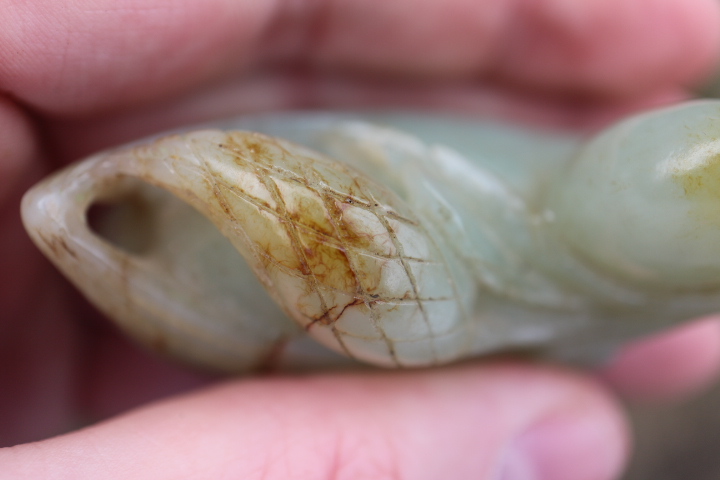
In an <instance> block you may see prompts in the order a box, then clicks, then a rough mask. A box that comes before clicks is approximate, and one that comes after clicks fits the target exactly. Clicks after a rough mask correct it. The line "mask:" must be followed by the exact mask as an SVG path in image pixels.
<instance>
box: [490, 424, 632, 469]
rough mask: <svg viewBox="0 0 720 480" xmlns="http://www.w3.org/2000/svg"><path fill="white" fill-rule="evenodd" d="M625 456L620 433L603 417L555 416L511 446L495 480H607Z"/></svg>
mask: <svg viewBox="0 0 720 480" xmlns="http://www.w3.org/2000/svg"><path fill="white" fill-rule="evenodd" d="M624 452H625V440H624V438H623V435H622V434H621V430H620V429H618V425H617V422H615V421H612V420H610V419H608V418H607V417H606V416H593V415H572V416H568V415H566V414H563V415H556V416H554V417H551V418H548V419H546V420H544V421H542V422H541V423H539V424H537V425H535V426H534V427H532V428H531V429H530V430H529V431H527V432H525V433H523V434H522V435H521V436H520V437H518V438H517V439H515V440H514V441H513V442H511V444H510V445H509V447H508V450H507V452H506V455H505V457H504V458H503V464H502V467H501V468H500V469H499V471H498V475H497V479H498V480H579V479H586V478H587V479H598V480H599V479H608V480H610V479H612V478H615V476H616V475H617V474H618V473H619V470H620V466H621V465H622V463H623V458H624Z"/></svg>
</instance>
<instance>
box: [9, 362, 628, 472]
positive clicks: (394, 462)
mask: <svg viewBox="0 0 720 480" xmlns="http://www.w3.org/2000/svg"><path fill="white" fill-rule="evenodd" d="M626 450H627V436H626V430H625V424H624V421H623V418H622V415H621V414H620V413H619V410H618V408H617V406H616V404H615V403H614V401H613V400H611V399H610V397H609V396H608V395H607V394H606V393H605V392H604V391H603V390H601V388H600V387H599V386H598V385H597V384H595V383H594V382H592V381H591V380H589V379H587V378H585V377H581V376H577V375H574V374H571V373H568V372H562V371H556V370H550V369H543V368H539V367H528V366H519V365H485V366H477V365H474V366H473V365H470V366H462V367H454V368H448V369H438V370H432V371H419V372H381V373H359V374H358V373H355V374H343V375H323V376H307V377H289V378H265V379H251V380H243V381H233V382H229V383H226V384H223V385H220V386H216V387H213V388H210V389H206V390H203V391H200V392H196V393H192V394H189V395H184V396H181V397H176V398H172V399H169V400H165V401H162V402H159V403H156V404H152V405H149V406H146V407H144V408H141V409H138V410H135V411H132V412H130V413H127V414H125V415H123V416H120V417H118V418H115V419H113V420H110V421H107V422H104V423H101V424H98V425H95V426H92V427H88V428H85V429H83V430H80V431H77V432H73V433H70V434H67V435H64V436H60V437H57V438H53V439H50V440H45V441H42V442H38V443H35V444H28V445H20V446H17V447H13V448H8V449H5V450H3V451H0V465H2V469H1V470H0V479H6V478H8V479H9V478H12V479H35V478H37V479H40V478H42V479H47V478H53V479H65V478H67V479H70V478H72V479H86V478H87V479H90V478H92V479H115V478H117V479H127V478H133V479H153V480H157V479H170V478H173V479H176V478H202V479H206V478H243V479H255V478H258V479H259V478H263V479H268V480H272V479H283V480H286V479H295V478H297V479H303V480H307V479H315V478H323V479H327V478H332V479H390V478H392V479H413V480H415V479H436V478H453V479H465V478H472V479H488V480H500V479H502V480H511V479H517V480H520V479H533V480H541V479H553V480H570V479H572V480H602V479H608V480H609V479H611V478H614V477H615V476H616V475H617V474H618V473H619V471H620V469H621V467H622V464H623V462H624V459H625V455H626Z"/></svg>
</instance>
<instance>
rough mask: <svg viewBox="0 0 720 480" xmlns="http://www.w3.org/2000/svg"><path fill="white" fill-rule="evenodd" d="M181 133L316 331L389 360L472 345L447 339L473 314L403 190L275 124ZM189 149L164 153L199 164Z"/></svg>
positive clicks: (401, 361) (255, 258)
mask: <svg viewBox="0 0 720 480" xmlns="http://www.w3.org/2000/svg"><path fill="white" fill-rule="evenodd" d="M181 138H182V140H183V141H184V144H185V146H186V148H187V149H188V150H189V151H190V152H192V156H193V157H194V160H195V161H194V162H193V163H194V166H193V167H192V168H194V169H197V172H196V174H200V175H202V176H204V178H205V179H206V182H207V188H208V189H209V190H210V191H212V193H213V195H214V198H215V202H216V207H217V210H218V211H222V212H223V213H224V214H225V215H226V216H227V217H229V218H230V220H231V222H230V225H231V227H228V226H227V225H226V226H225V227H224V234H225V235H226V236H228V237H229V238H230V240H231V241H233V243H234V244H236V246H238V249H239V250H240V251H241V252H242V253H244V254H245V256H246V257H247V260H248V261H249V263H250V264H251V266H252V267H253V269H254V270H255V272H256V274H257V275H258V277H259V279H260V280H261V282H262V283H263V284H264V285H265V286H266V288H268V290H269V291H270V292H271V294H272V295H273V297H274V298H275V299H276V300H277V301H278V302H279V303H280V304H281V306H282V308H283V309H284V310H285V312H286V313H287V314H288V315H289V316H290V317H292V318H293V319H294V320H295V321H296V322H298V323H299V324H300V325H301V326H303V327H304V328H305V329H306V330H307V332H308V333H309V334H310V335H311V336H313V337H315V338H316V339H318V340H320V341H321V342H322V343H324V344H326V345H327V346H330V347H331V348H334V349H336V350H339V351H342V352H344V353H346V354H347V355H349V356H351V357H353V358H357V359H360V360H364V361H370V362H372V363H375V364H380V365H386V366H395V367H397V366H417V365H433V364H437V363H441V362H446V361H448V360H451V359H454V358H457V357H460V356H462V354H463V353H464V352H463V351H462V349H458V348H457V346H455V347H453V348H449V347H447V345H448V343H452V340H453V339H455V343H456V344H460V345H462V344H463V339H464V338H465V337H467V334H468V332H467V328H468V325H469V320H468V319H467V315H466V314H465V313H464V312H463V309H462V306H461V305H460V301H459V299H458V298H457V293H456V289H455V286H454V280H453V278H452V275H451V272H450V271H449V269H448V266H447V264H446V262H445V259H444V258H443V255H442V254H441V252H440V249H439V248H438V247H437V245H436V242H435V241H434V240H433V239H432V238H431V236H430V235H429V234H428V232H427V231H426V229H425V228H424V227H423V225H422V223H421V222H420V221H419V220H418V219H417V218H416V216H415V215H414V214H413V212H412V211H411V210H410V208H408V207H407V206H406V205H405V204H404V203H403V202H402V200H401V199H399V198H398V197H397V196H395V195H394V194H393V193H392V192H390V191H388V190H386V189H385V188H383V187H381V186H379V185H376V184H374V183H372V182H371V181H370V180H368V179H367V178H366V177H364V176H363V175H361V174H359V173H358V172H356V171H354V170H353V169H352V168H350V167H347V166H345V165H343V164H342V163H339V162H336V161H333V160H330V159H328V158H325V157H323V156H321V155H319V154H318V153H315V152H313V151H311V150H308V149H306V148H304V147H301V146H298V145H295V144H291V143H289V142H285V141H282V140H278V139H274V138H270V137H266V136H264V135H260V134H255V133H248V132H229V133H222V134H219V133H218V132H196V133H193V134H189V135H187V136H184V137H181ZM177 140H178V137H175V138H172V137H171V138H170V139H168V140H167V141H175V142H176V141H177ZM159 143H163V141H161V142H159ZM157 148H160V149H162V148H163V146H162V145H158V146H157ZM146 154H147V152H145V154H142V155H140V156H141V157H145V158H148V159H149V156H146ZM182 157H185V155H182ZM155 158H157V157H155ZM185 160H186V158H182V159H181V160H180V159H178V158H177V156H175V155H166V156H165V157H164V160H163V161H165V162H168V163H169V165H168V168H172V169H177V168H178V167H177V166H175V163H176V161H178V162H179V161H182V162H183V166H182V168H188V165H187V162H186V161H185ZM209 216H210V217H211V218H212V215H209Z"/></svg>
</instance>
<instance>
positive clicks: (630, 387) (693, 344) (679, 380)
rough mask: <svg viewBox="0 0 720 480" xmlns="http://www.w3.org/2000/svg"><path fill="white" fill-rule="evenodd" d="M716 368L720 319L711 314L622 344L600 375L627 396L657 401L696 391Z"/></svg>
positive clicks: (719, 365)
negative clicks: (710, 316)
mask: <svg viewBox="0 0 720 480" xmlns="http://www.w3.org/2000/svg"><path fill="white" fill-rule="evenodd" d="M718 369H720V323H718V319H717V318H711V319H706V320H702V321H698V322H696V323H694V324H691V325H686V326H683V327H679V328H676V329H674V330H672V331H670V332H665V333H661V334H659V335H656V336H654V337H651V338H649V339H646V340H642V341H640V342H637V343H634V344H631V345H629V346H627V347H625V348H623V349H622V350H621V351H620V353H619V354H618V355H617V356H616V357H615V358H614V359H613V360H612V362H611V363H610V364H609V365H607V366H606V367H604V368H603V369H602V371H601V376H602V377H603V378H604V379H605V380H606V381H607V382H609V383H610V384H611V385H613V387H614V388H615V389H616V390H618V391H619V392H620V393H622V394H623V395H624V396H626V397H628V398H632V399H635V400H655V401H657V400H671V399H673V398H677V397H680V396H687V395H690V394H692V393H695V392H697V391H698V390H700V389H701V388H703V387H705V386H707V384H708V383H710V382H711V381H712V380H714V379H715V378H716V377H717V374H718Z"/></svg>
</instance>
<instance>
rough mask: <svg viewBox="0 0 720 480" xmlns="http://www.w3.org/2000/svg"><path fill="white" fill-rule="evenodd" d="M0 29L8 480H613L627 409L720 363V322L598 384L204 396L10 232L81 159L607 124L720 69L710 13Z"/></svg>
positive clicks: (642, 349)
mask: <svg viewBox="0 0 720 480" xmlns="http://www.w3.org/2000/svg"><path fill="white" fill-rule="evenodd" d="M119 5H122V6H119ZM0 11H2V12H3V14H2V16H0V92H2V93H0V178H2V179H3V181H2V182H0V232H2V234H1V235H0V252H1V253H0V255H1V257H0V265H2V268H0V285H2V288H0V306H1V307H2V312H3V314H2V316H1V317H0V365H2V368H0V443H1V444H3V445H17V446H15V447H12V448H5V449H2V450H0V479H5V478H8V479H9V478H12V479H19V478H22V479H35V478H38V479H40V478H42V479H47V478H53V479H63V478H68V479H69V478H73V479H78V478H80V479H82V478H93V479H97V478H103V479H111V478H135V479H144V478H148V479H149V478H152V479H162V478H180V477H182V478H247V479H254V478H265V479H275V478H278V479H280V478H282V479H288V478H302V479H312V478H333V479H349V478H352V479H362V478H373V479H384V478H394V479H400V478H412V479H424V478H456V479H463V478H473V479H478V478H480V479H498V478H499V479H521V478H522V479H525V478H532V479H560V480H564V479H574V480H603V479H611V478H615V477H616V476H617V475H618V472H620V471H621V469H622V466H623V464H624V462H625V461H626V458H627V455H628V452H629V445H630V443H631V442H630V439H629V434H628V430H627V426H626V423H625V420H624V418H623V413H622V410H621V408H620V407H619V406H618V402H617V396H618V395H620V396H625V397H630V398H642V399H649V400H655V401H658V400H662V399H668V398H679V397H681V396H683V395H687V394H689V393H691V392H693V391H696V390H697V389H699V388H700V387H701V386H702V385H704V384H706V383H707V382H708V381H709V380H710V379H711V378H712V377H713V375H714V374H715V372H716V370H717V366H718V364H720V334H719V332H718V323H717V321H716V320H713V319H705V320H703V321H699V322H696V323H693V324H690V325H689V326H686V327H682V328H680V329H678V330H677V331H675V332H669V333H665V334H662V335H660V336H658V337H655V338H651V339H647V340H644V341H642V342H639V343H638V344H635V345H629V346H628V347H626V348H625V349H624V350H623V351H621V352H619V353H618V355H617V356H616V357H615V358H613V359H612V360H611V361H610V362H609V364H608V365H607V366H605V367H604V368H602V369H601V370H600V371H599V372H572V371H569V370H566V369H563V368H559V367H551V366H540V365H529V364H522V363H519V362H513V361H509V360H494V361H478V362H471V363H468V364H464V365H457V366H451V367H447V368H443V369H437V370H432V371H413V372H369V373H368V372H366V373H354V374H343V375H330V374H326V375H309V376H303V377H283V376H272V377H265V378H252V379H239V380H227V379H214V378H212V377H210V376H208V375H205V374H202V373H198V372H193V371H189V370H187V369H183V368H181V367H177V366H173V365H170V364H168V363H166V362H165V361H163V360H161V359H159V358H157V357H155V356H153V355H151V354H147V353H145V352H143V351H141V350H139V349H137V348H136V347H134V346H133V345H131V344H129V343H128V342H127V341H125V340H124V339H123V338H121V337H120V336H118V335H117V333H116V331H115V330H114V329H113V328H112V327H111V326H109V325H108V324H107V323H106V322H105V321H104V320H102V319H99V318H98V316H97V314H96V313H94V311H93V310H92V309H91V308H90V307H89V306H87V305H86V304H85V303H84V302H83V301H82V300H81V299H80V298H79V297H78V296H77V294H76V293H74V291H73V290H72V289H71V288H70V287H69V286H68V285H67V284H66V283H65V282H64V281H63V280H62V279H61V278H60V277H59V275H58V274H57V273H55V272H54V270H53V269H52V268H51V267H50V266H49V264H48V263H47V262H46V261H44V260H43V259H42V258H41V257H40V255H39V253H38V252H37V251H36V250H35V249H34V247H32V245H30V243H29V241H28V240H27V238H26V237H25V235H24V233H23V232H22V228H21V226H20V222H19V215H18V202H19V198H20V195H21V194H22V192H23V191H24V190H25V189H26V188H27V187H28V186H29V185H30V184H31V183H32V182H33V181H35V180H37V179H38V178H40V177H41V176H42V175H44V174H46V173H48V172H50V171H51V170H53V169H55V168H57V167H59V166H60V165H62V164H65V163H67V162H69V161H71V160H73V159H76V158H77V157H78V156H80V155H83V154H87V153H89V152H91V151H93V150H96V149H98V148H102V147H105V146H109V145H112V144H114V143H118V142H121V141H125V140H130V139H132V138H133V137H136V136H139V135H145V134H149V133H152V132H154V131H158V130H162V129H166V128H171V127H173V126H177V125H180V124H183V123H188V122H199V121H203V120H207V119H210V118H216V117H222V116H225V115H230V114H237V113H239V112H250V111H258V110H269V109H289V108H301V107H303V108H307V107H313V108H333V107H346V108H348V107H359V106H363V107H368V106H373V105H375V106H383V107H390V106H395V107H405V108H408V107H415V108H424V109H437V110H443V111H453V112H459V113H463V114H470V115H475V116H480V115H482V116H487V117H492V118H500V119H504V120H512V121H518V122H524V123H530V124H536V125H542V126H543V128H547V127H553V128H563V127H573V128H593V127H597V126H599V125H602V124H605V123H607V122H608V121H610V120H613V119H615V118H617V117H618V116H620V115H623V114H626V113H628V112H631V111H634V110H637V109H640V108H645V107H648V106H653V105H659V104H663V103H667V102H670V101H674V100H677V99H681V98H684V96H685V93H684V91H685V88H686V87H687V86H689V85H691V84H693V83H696V82H698V81H700V80H701V79H702V78H704V77H705V76H706V75H707V74H708V73H709V72H710V71H711V69H712V66H713V63H714V59H715V58H716V57H717V56H718V54H719V52H718V51H717V50H718V46H720V38H718V37H719V36H720V6H719V5H717V2H715V1H714V0H682V1H681V0H676V1H672V0H635V1H634V2H627V0H587V1H583V2H571V1H568V0H545V1H536V2H522V1H516V2H507V1H503V0H483V1H475V0H423V1H417V0H393V1H387V0H363V1H360V0H337V1H334V2H329V1H315V2H309V1H295V2H280V1H266V2H256V1H251V0H244V1H242V0H241V1H238V0H210V1H208V0H202V1H200V0H181V1H169V0H165V1H159V0H143V1H140V0H128V1H126V2H122V3H121V4H120V3H119V2H115V1H112V0H75V1H69V0H66V1H55V0H39V1H33V2H26V1H24V0H0ZM81 422H83V423H86V422H90V423H91V426H89V427H86V428H84V429H81V430H76V431H72V432H71V433H67V434H64V435H60V436H56V437H54V438H50V439H46V440H42V439H45V438H48V437H49V436H51V435H56V434H58V433H60V432H66V431H68V430H72V429H73V427H76V426H77V425H79V424H80V423H81ZM96 422H97V423H96ZM38 440H40V441H38ZM30 441H37V442H36V443H29V444H24V443H25V442H30ZM533 475H534V476H533Z"/></svg>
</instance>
